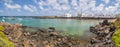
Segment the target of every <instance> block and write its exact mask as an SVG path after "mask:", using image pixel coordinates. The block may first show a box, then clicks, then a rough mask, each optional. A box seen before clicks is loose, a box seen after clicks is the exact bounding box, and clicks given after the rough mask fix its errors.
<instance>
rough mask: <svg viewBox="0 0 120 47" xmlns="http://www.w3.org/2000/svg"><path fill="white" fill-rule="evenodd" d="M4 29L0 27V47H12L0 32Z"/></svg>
mask: <svg viewBox="0 0 120 47" xmlns="http://www.w3.org/2000/svg"><path fill="white" fill-rule="evenodd" d="M3 30H4V27H2V26H0V47H14V45H13V43H12V42H10V41H9V40H8V38H7V37H6V35H5V34H4V33H3V32H2V31H3Z"/></svg>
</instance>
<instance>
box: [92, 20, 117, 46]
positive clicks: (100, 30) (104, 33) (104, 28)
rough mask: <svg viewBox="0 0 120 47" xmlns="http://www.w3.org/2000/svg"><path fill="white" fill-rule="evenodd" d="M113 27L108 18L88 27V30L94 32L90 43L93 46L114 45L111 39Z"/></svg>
mask: <svg viewBox="0 0 120 47" xmlns="http://www.w3.org/2000/svg"><path fill="white" fill-rule="evenodd" d="M115 29H116V28H115V27H114V25H113V23H109V22H108V20H104V21H103V22H102V23H100V24H99V25H96V26H95V27H90V32H92V33H94V34H96V37H94V38H92V39H91V40H90V43H91V44H92V45H94V46H95V47H96V46H97V47H115V46H114V42H113V41H112V35H113V33H114V32H115Z"/></svg>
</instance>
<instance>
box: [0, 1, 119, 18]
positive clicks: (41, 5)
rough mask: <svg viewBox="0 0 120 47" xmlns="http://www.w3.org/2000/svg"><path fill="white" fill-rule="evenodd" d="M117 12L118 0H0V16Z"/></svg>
mask: <svg viewBox="0 0 120 47" xmlns="http://www.w3.org/2000/svg"><path fill="white" fill-rule="evenodd" d="M66 13H71V14H73V15H74V14H76V13H86V14H118V13H120V0H0V16H49V15H63V14H66Z"/></svg>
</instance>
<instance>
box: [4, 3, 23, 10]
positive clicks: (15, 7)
mask: <svg viewBox="0 0 120 47" xmlns="http://www.w3.org/2000/svg"><path fill="white" fill-rule="evenodd" d="M4 5H5V6H6V7H7V8H10V9H20V8H21V6H20V5H19V4H14V5H11V4H7V3H5V4H4Z"/></svg>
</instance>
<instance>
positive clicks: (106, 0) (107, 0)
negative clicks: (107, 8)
mask: <svg viewBox="0 0 120 47" xmlns="http://www.w3.org/2000/svg"><path fill="white" fill-rule="evenodd" d="M102 1H104V2H105V3H106V4H108V3H109V2H110V0H102Z"/></svg>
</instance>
